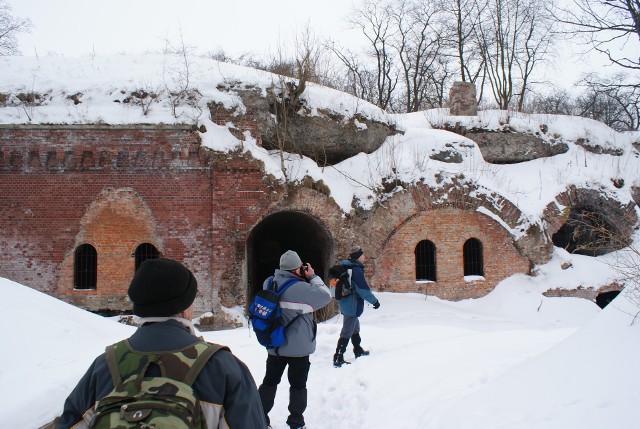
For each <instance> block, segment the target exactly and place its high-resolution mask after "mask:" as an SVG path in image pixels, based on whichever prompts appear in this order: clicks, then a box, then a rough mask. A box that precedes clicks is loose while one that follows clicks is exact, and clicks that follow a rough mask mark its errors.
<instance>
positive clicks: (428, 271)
mask: <svg viewBox="0 0 640 429" xmlns="http://www.w3.org/2000/svg"><path fill="white" fill-rule="evenodd" d="M415 255H416V281H425V280H428V281H432V282H435V281H436V245H435V244H433V243H432V242H431V241H429V240H422V241H421V242H420V243H418V245H417V246H416V249H415Z"/></svg>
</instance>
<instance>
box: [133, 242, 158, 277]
mask: <svg viewBox="0 0 640 429" xmlns="http://www.w3.org/2000/svg"><path fill="white" fill-rule="evenodd" d="M133 256H134V258H135V269H136V271H138V268H140V264H142V263H143V262H144V261H146V260H147V259H157V258H159V257H160V252H158V249H156V246H154V245H153V244H151V243H142V244H141V245H139V246H138V247H136V251H135V253H134V254H133Z"/></svg>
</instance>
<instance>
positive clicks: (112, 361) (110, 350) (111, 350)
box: [104, 340, 125, 387]
mask: <svg viewBox="0 0 640 429" xmlns="http://www.w3.org/2000/svg"><path fill="white" fill-rule="evenodd" d="M123 341H125V340H122V341H120V342H119V343H116V344H111V345H110V346H107V348H106V349H105V352H104V356H105V357H106V358H107V365H108V366H109V373H110V374H111V380H112V381H113V387H116V386H117V385H118V384H120V381H121V377H120V371H119V370H118V362H117V360H116V346H117V345H118V344H120V343H122V342H123Z"/></svg>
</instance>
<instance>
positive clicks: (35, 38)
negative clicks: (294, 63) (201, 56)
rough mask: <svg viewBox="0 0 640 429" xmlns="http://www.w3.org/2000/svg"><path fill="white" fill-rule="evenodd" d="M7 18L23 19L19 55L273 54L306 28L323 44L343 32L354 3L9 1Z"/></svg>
mask: <svg viewBox="0 0 640 429" xmlns="http://www.w3.org/2000/svg"><path fill="white" fill-rule="evenodd" d="M8 4H10V5H11V7H12V9H13V15H14V16H19V17H28V18H30V19H31V21H32V22H33V24H34V28H33V29H32V31H31V34H24V35H21V36H20V42H21V49H22V52H23V54H25V55H33V54H34V53H35V52H36V51H37V52H38V54H39V55H45V54H47V53H50V52H51V53H57V54H61V55H65V56H82V55H87V54H90V53H92V52H94V51H95V53H97V54H98V55H110V54H114V53H123V52H126V53H138V52H144V51H146V50H153V51H156V50H159V49H162V47H163V46H164V40H165V39H169V40H177V38H178V35H179V32H180V31H182V34H183V38H184V40H185V42H186V44H187V45H191V46H195V47H197V49H198V50H199V51H201V52H206V51H214V50H216V49H218V48H222V49H223V50H224V51H225V52H228V53H235V54H240V53H243V52H247V51H251V52H255V53H256V54H262V53H264V52H268V51H272V52H273V51H275V48H276V47H278V46H279V45H281V44H283V43H282V41H286V40H288V39H291V38H292V37H293V36H294V35H295V34H299V32H300V31H301V30H302V29H303V28H304V27H305V25H306V24H307V23H309V24H310V26H311V27H312V28H313V29H314V31H315V32H317V33H319V34H323V35H326V36H329V35H333V34H336V33H341V32H343V31H345V29H346V25H345V23H344V20H343V17H345V16H347V14H348V11H349V9H350V7H351V5H352V4H354V0H322V1H307V0H302V1H300V0H269V1H264V0H235V1H219V0H218V1H216V0H181V1H179V2H177V1H175V0H109V1H87V0H56V1H51V0H8Z"/></svg>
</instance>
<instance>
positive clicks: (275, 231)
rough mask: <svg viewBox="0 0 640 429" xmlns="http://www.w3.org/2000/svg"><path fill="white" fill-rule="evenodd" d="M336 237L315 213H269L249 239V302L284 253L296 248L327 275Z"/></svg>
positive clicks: (319, 273) (320, 273)
mask: <svg viewBox="0 0 640 429" xmlns="http://www.w3.org/2000/svg"><path fill="white" fill-rule="evenodd" d="M333 249H334V246H333V239H332V237H331V235H330V233H329V231H328V230H327V229H326V228H325V227H324V226H322V225H321V224H320V223H319V222H318V221H317V219H315V218H313V217H312V216H310V215H308V214H305V213H301V212H295V211H283V212H279V213H274V214H272V215H269V216H267V217H266V218H265V219H263V220H262V221H261V222H260V223H259V224H257V225H256V226H255V227H254V228H253V231H251V234H249V238H248V240H247V301H246V302H247V303H250V302H251V299H252V298H253V296H254V295H255V294H256V292H258V291H259V290H260V289H262V283H263V282H264V280H265V279H266V278H267V277H269V276H271V275H273V272H274V270H275V269H276V268H278V266H279V263H280V255H282V254H283V253H284V252H285V251H287V250H294V251H295V252H297V253H298V255H300V258H301V259H302V261H303V262H308V263H310V264H311V266H312V267H313V269H314V271H315V273H316V274H318V275H319V276H320V277H322V278H323V279H325V278H326V275H327V271H328V269H329V266H330V264H331V260H332V258H333Z"/></svg>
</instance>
